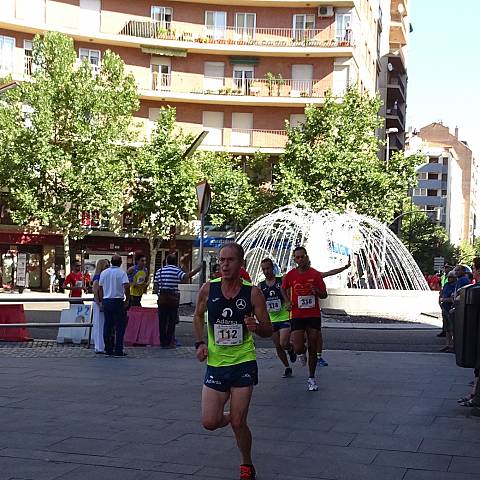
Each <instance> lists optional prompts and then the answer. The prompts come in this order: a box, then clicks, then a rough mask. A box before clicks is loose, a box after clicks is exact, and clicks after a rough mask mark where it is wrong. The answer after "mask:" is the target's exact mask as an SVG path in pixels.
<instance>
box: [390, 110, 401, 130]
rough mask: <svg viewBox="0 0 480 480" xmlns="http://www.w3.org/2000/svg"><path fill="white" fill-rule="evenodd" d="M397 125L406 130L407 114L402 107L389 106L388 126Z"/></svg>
mask: <svg viewBox="0 0 480 480" xmlns="http://www.w3.org/2000/svg"><path fill="white" fill-rule="evenodd" d="M390 127H396V128H398V129H399V130H405V115H404V114H403V112H402V111H401V109H400V108H398V107H397V108H395V106H393V107H389V108H387V128H390Z"/></svg>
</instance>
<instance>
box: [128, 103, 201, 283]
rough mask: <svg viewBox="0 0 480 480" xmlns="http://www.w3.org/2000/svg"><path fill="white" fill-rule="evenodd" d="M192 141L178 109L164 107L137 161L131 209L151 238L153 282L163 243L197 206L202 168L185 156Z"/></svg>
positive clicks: (131, 194) (130, 200)
mask: <svg viewBox="0 0 480 480" xmlns="http://www.w3.org/2000/svg"><path fill="white" fill-rule="evenodd" d="M192 140H193V138H192V137H190V136H185V135H184V134H183V133H182V132H176V130H175V109H174V108H161V109H160V113H159V116H158V119H157V122H156V126H155V129H154V131H153V133H152V136H151V139H150V141H149V142H147V143H146V144H145V145H144V146H143V147H142V148H140V150H139V152H138V155H137V157H136V160H135V167H134V172H135V179H134V182H133V183H132V186H131V191H130V195H129V201H128V205H127V209H128V210H129V211H130V212H131V213H133V214H135V215H136V216H137V218H138V219H139V226H140V230H141V233H143V235H145V236H146V237H147V238H148V241H149V245H150V272H151V275H150V279H151V282H150V283H151V285H152V284H153V272H154V269H155V258H156V256H157V251H158V248H159V245H160V242H161V241H162V240H166V239H167V238H169V237H170V236H172V235H175V229H176V228H177V227H178V226H182V225H185V224H186V223H188V221H189V220H191V219H192V218H194V216H195V212H196V209H197V200H196V192H195V184H196V180H197V178H198V176H199V175H198V170H197V169H196V166H195V162H194V160H193V159H191V158H183V157H184V153H185V152H186V150H187V148H188V146H189V145H190V143H191V142H192ZM151 285H150V286H151Z"/></svg>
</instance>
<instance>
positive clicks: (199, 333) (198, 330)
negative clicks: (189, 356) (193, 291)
mask: <svg viewBox="0 0 480 480" xmlns="http://www.w3.org/2000/svg"><path fill="white" fill-rule="evenodd" d="M209 293H210V283H209V282H207V283H204V284H203V286H202V288H201V289H200V292H199V293H198V299H197V306H196V307H195V313H194V314H193V328H194V330H195V341H196V342H197V343H199V342H205V340H204V332H205V312H206V311H207V302H208V294H209ZM196 350H197V351H196V356H197V359H198V360H199V361H200V362H203V361H204V360H205V359H206V358H207V355H208V347H207V344H206V343H203V344H201V345H199V346H198V348H197V349H196Z"/></svg>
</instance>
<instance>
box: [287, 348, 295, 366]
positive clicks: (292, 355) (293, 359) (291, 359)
mask: <svg viewBox="0 0 480 480" xmlns="http://www.w3.org/2000/svg"><path fill="white" fill-rule="evenodd" d="M287 353H288V356H289V358H290V363H295V362H296V361H297V354H296V353H295V350H294V349H293V347H291V348H290V350H288V351H287Z"/></svg>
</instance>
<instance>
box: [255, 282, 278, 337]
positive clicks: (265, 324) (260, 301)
mask: <svg viewBox="0 0 480 480" xmlns="http://www.w3.org/2000/svg"><path fill="white" fill-rule="evenodd" d="M251 298H252V306H253V313H254V315H255V318H256V319H257V322H258V324H257V328H256V329H255V333H256V334H257V335H258V336H260V337H262V338H267V337H271V336H272V334H273V329H272V323H271V322H270V316H269V315H268V312H267V305H266V304H265V297H264V296H263V293H262V291H261V290H260V289H259V288H258V287H252V297H251Z"/></svg>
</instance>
